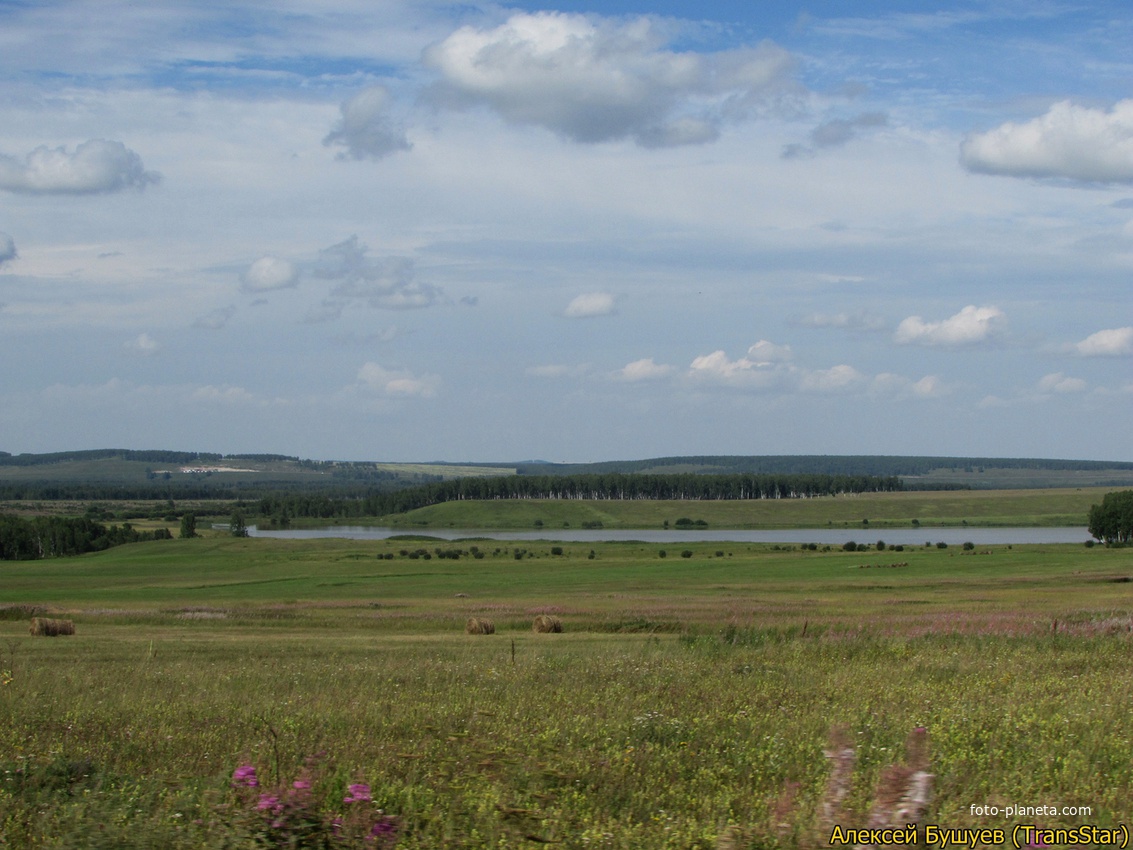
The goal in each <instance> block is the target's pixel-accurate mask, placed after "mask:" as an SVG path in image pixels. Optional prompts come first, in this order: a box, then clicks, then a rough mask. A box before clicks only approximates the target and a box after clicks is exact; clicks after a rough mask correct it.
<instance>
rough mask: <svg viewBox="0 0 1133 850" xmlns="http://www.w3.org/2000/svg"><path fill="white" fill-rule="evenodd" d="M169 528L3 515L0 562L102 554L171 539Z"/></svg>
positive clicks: (78, 518) (83, 518)
mask: <svg viewBox="0 0 1133 850" xmlns="http://www.w3.org/2000/svg"><path fill="white" fill-rule="evenodd" d="M171 537H172V535H171V534H170V533H169V531H168V529H165V528H158V529H156V530H154V531H138V530H137V529H136V528H134V527H133V526H131V525H130V524H129V523H128V522H127V523H123V524H122V525H111V526H106V525H103V524H102V523H100V522H95V521H94V520H92V519H90V518H88V517H77V518H76V517H42V516H41V517H30V518H26V519H25V518H24V517H18V516H13V515H11V514H0V560H4V561H35V560H38V559H40V558H66V557H69V556H72V555H83V554H85V553H87V552H99V551H102V550H103V549H109V548H110V547H111V546H120V545H122V544H123V543H138V542H140V541H142V540H168V539H170V538H171Z"/></svg>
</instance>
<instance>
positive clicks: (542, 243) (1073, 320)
mask: <svg viewBox="0 0 1133 850" xmlns="http://www.w3.org/2000/svg"><path fill="white" fill-rule="evenodd" d="M848 8H851V7H848V6H847V4H841V3H839V4H836V3H813V4H809V5H808V6H806V7H805V9H804V10H802V11H800V7H799V6H798V5H796V4H793V3H792V4H787V3H740V2H728V3H713V4H707V5H706V4H685V3H657V2H654V3H647V2H636V0H625V2H583V1H580V2H564V3H560V4H557V5H536V4H501V3H475V2H472V3H467V2H466V3H446V2H440V0H422V1H421V2H401V1H400V0H385V1H384V2H378V3H374V2H367V1H366V0H323V2H316V0H306V2H304V0H290V2H273V3H266V2H240V0H236V2H225V3H212V2H208V3H206V2H200V3H193V2H168V3H163V2H151V3H146V4H143V5H140V6H139V5H137V4H132V3H126V2H124V0H123V2H118V3H113V2H112V3H93V2H43V3H22V2H15V3H12V2H8V3H2V2H0V356H2V357H3V359H4V362H5V364H6V368H5V369H4V371H3V377H2V378H0V449H3V450H6V451H10V452H30V451H34V452H42V451H61V450H66V449H78V448H97V447H110V446H115V447H129V448H176V449H186V450H202V451H220V452H247V451H259V452H280V453H285V454H293V455H300V456H303V457H312V458H324V459H332V458H334V459H373V460H431V459H440V460H516V459H524V458H534V457H539V458H546V459H552V460H573V461H585V460H603V459H613V458H640V457H649V456H658V455H670V454H793V453H799V454H823V453H826V454H855V453H862V454H864V453H868V454H933V455H937V454H942V455H964V456H973V455H981V456H988V455H994V456H1040V457H1071V458H1098V459H1110V460H1133V454H1131V449H1130V442H1129V439H1128V433H1129V424H1130V421H1131V417H1130V414H1131V413H1133V404H1131V402H1133V370H1131V368H1130V367H1131V365H1133V298H1131V283H1133V50H1131V49H1130V47H1129V45H1130V44H1133V13H1131V12H1130V11H1129V8H1128V4H1126V3H1123V2H1112V3H1091V4H1078V5H1073V4H1069V3H1059V2H1051V3H1033V2H1027V3H1023V2H986V3H974V2H973V3H963V4H955V3H949V4H937V5H935V6H934V5H932V4H928V3H924V4H917V5H916V11H915V12H913V11H910V4H907V3H889V4H885V3H876V4H869V5H868V7H860V6H859V7H853V8H855V9H860V8H866V9H867V10H866V11H864V12H863V11H856V12H855V14H853V15H849V14H847V9H848Z"/></svg>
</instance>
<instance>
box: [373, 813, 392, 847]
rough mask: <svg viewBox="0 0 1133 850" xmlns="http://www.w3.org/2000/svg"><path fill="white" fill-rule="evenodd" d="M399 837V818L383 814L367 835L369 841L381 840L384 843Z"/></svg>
mask: <svg viewBox="0 0 1133 850" xmlns="http://www.w3.org/2000/svg"><path fill="white" fill-rule="evenodd" d="M396 837H397V820H396V819H394V818H391V817H389V816H388V815H383V816H382V817H381V818H379V819H378V820H377V821H376V822H375V823H374V825H373V827H371V828H370V834H369V835H367V836H366V840H367V841H381V842H383V843H387V842H392V841H393V839H394V838H396Z"/></svg>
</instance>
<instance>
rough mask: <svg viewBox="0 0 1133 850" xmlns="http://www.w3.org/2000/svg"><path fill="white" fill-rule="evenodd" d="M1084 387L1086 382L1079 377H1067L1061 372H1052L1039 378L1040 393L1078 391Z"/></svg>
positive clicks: (1083, 389)
mask: <svg viewBox="0 0 1133 850" xmlns="http://www.w3.org/2000/svg"><path fill="white" fill-rule="evenodd" d="M1085 389H1086V382H1085V381H1083V380H1082V379H1081V378H1068V377H1066V376H1065V375H1064V374H1062V373H1061V372H1052V373H1051V374H1049V375H1044V376H1043V377H1042V378H1041V379H1040V380H1039V392H1042V393H1080V392H1083V391H1085Z"/></svg>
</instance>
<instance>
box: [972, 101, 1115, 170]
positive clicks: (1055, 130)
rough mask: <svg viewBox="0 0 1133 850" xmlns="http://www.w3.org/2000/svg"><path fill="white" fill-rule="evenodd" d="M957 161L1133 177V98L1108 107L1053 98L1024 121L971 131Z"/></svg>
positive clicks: (981, 165) (986, 167) (991, 166)
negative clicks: (1042, 111)
mask: <svg viewBox="0 0 1133 850" xmlns="http://www.w3.org/2000/svg"><path fill="white" fill-rule="evenodd" d="M960 162H961V163H963V165H964V167H965V168H967V169H968V170H969V171H978V172H982V173H985V174H1005V175H1008V176H1011V177H1063V178H1069V179H1071V180H1085V181H1089V182H1098V183H1121V182H1129V181H1133V100H1122V101H1118V102H1117V103H1116V104H1115V105H1114V107H1113V108H1112V109H1111V110H1109V111H1104V110H1101V109H1091V108H1089V107H1085V106H1077V105H1075V104H1073V103H1070V102H1069V101H1063V102H1061V103H1056V104H1054V105H1053V106H1052V107H1051V108H1050V109H1049V111H1047V113H1046V114H1045V115H1042V116H1040V117H1038V118H1035V119H1033V120H1031V121H1028V122H1026V123H1025V124H1014V123H1006V124H1003V125H1001V126H999V127H997V128H996V129H994V130H990V131H989V132H987V133H978V134H975V135H972V136H969V137H968V138H967V139H965V140H964V143H963V145H962V146H961V148H960Z"/></svg>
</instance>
